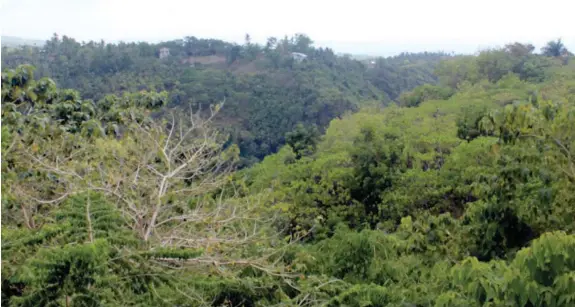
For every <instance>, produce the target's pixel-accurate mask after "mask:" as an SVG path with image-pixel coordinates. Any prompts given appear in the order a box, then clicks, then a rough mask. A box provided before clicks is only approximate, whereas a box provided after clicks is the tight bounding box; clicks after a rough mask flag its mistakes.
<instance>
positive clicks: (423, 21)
mask: <svg viewBox="0 0 575 307" xmlns="http://www.w3.org/2000/svg"><path fill="white" fill-rule="evenodd" d="M1 1H2V7H1V8H0V25H1V27H2V35H9V36H20V37H24V38H37V39H45V38H49V37H50V36H51V35H52V33H55V32H56V33H58V34H61V35H62V34H65V35H68V36H71V37H74V38H76V39H78V40H91V39H95V40H99V39H105V40H107V41H117V40H128V41H131V40H148V41H158V40H167V39H172V38H181V37H184V36H187V35H195V36H197V37H215V38H220V39H224V40H231V41H238V42H240V41H242V40H243V37H244V35H245V33H249V34H250V35H251V36H252V38H253V39H254V40H256V41H261V42H263V41H264V40H265V38H267V37H269V36H283V35H284V34H293V33H305V34H308V35H309V36H310V37H311V38H312V39H313V40H314V41H316V42H317V43H318V45H328V46H331V47H333V48H335V49H336V50H337V51H340V52H353V53H365V54H378V53H379V54H382V53H384V54H385V53H396V52H400V51H404V50H410V51H421V50H440V49H441V50H446V51H452V50H453V51H458V52H474V51H476V50H477V49H478V48H484V47H487V46H497V45H503V44H505V43H507V42H510V41H521V42H530V43H533V44H534V45H536V46H537V47H541V46H542V45H543V44H544V43H545V42H546V41H548V40H551V39H555V38H559V37H562V38H563V41H564V42H565V43H566V45H567V46H568V48H570V49H571V50H575V18H573V12H574V11H575V10H574V8H575V1H574V0H546V1H539V0H538V1H532V0H481V1H479V0H473V1H466V0H433V1H431V0H393V1H384V0H380V1H368V0H353V1H349V0H347V1H343V0H340V1H336V0H331V1H329V0H305V1H304V0H290V1H287V0H283V1H270V0H267V1H266V0H235V1H234V0H219V1H208V0H201V1H196V0H154V1H150V0H1Z"/></svg>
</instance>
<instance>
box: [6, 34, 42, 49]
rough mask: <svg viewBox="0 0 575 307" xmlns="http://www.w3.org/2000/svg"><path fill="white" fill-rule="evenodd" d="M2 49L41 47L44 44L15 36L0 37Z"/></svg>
mask: <svg viewBox="0 0 575 307" xmlns="http://www.w3.org/2000/svg"><path fill="white" fill-rule="evenodd" d="M1 43H2V47H4V46H6V47H18V46H43V45H44V44H45V43H46V42H45V41H44V40H40V39H28V38H22V37H16V36H4V35H3V36H2V40H1Z"/></svg>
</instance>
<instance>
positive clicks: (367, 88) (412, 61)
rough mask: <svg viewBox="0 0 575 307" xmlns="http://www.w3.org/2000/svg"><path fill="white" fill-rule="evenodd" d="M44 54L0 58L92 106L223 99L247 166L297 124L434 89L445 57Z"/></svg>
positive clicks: (235, 49)
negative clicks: (145, 98) (148, 98)
mask: <svg viewBox="0 0 575 307" xmlns="http://www.w3.org/2000/svg"><path fill="white" fill-rule="evenodd" d="M42 46H43V47H42V50H39V49H40V48H33V50H26V52H22V51H21V50H19V49H16V48H15V49H14V50H2V67H6V68H15V67H17V66H18V65H21V64H31V65H33V66H35V67H36V70H35V76H36V77H38V78H40V77H50V78H53V79H54V80H55V81H56V82H57V83H58V85H59V86H60V87H62V88H71V89H75V90H78V91H79V92H80V93H82V97H83V98H84V99H91V100H92V101H100V100H102V99H105V97H106V95H107V94H122V93H124V92H137V91H141V90H150V91H164V90H165V91H168V92H169V93H170V99H169V101H170V103H169V105H168V108H167V109H166V110H169V109H171V108H181V107H187V106H189V105H190V104H191V105H193V106H194V107H195V108H198V109H199V108H201V109H202V110H209V106H210V105H212V104H214V103H218V102H221V101H224V100H225V101H226V106H225V107H224V109H223V110H222V112H220V113H219V117H218V118H217V120H216V121H217V123H216V124H217V125H218V126H220V127H221V128H222V129H223V130H226V131H227V132H229V135H230V142H231V143H236V144H238V145H239V148H240V150H241V154H242V157H243V158H244V162H245V165H248V164H250V163H252V162H255V161H257V160H259V159H261V158H263V157H265V156H266V155H268V154H270V153H274V152H276V151H277V150H278V149H279V148H280V147H281V146H282V145H283V144H284V143H285V139H284V136H285V135H286V133H288V132H290V131H292V130H293V129H294V128H295V127H296V126H297V124H299V123H301V124H303V125H304V126H306V127H309V128H310V129H313V128H314V126H316V127H317V128H319V130H320V131H321V130H322V129H323V128H325V127H327V125H328V124H329V123H330V122H331V120H332V119H334V118H338V117H341V116H343V115H344V114H345V113H348V112H355V111H357V110H358V109H360V108H361V107H363V106H365V105H378V106H382V105H387V104H389V103H390V102H391V100H394V99H396V98H398V96H399V94H400V93H401V92H403V91H410V90H412V89H414V88H415V87H417V86H419V85H422V84H425V83H431V84H435V83H437V80H436V78H435V76H434V75H433V71H434V69H435V67H436V65H437V64H438V63H439V61H440V59H441V57H442V55H436V54H402V55H400V56H398V57H394V58H377V59H375V58H374V59H372V60H371V59H370V60H367V61H366V60H362V61H358V60H355V59H353V58H351V57H341V56H337V55H336V54H335V53H334V51H333V50H331V49H329V48H315V47H314V46H313V41H312V40H311V39H310V38H309V37H307V36H305V35H296V36H294V37H291V38H287V37H286V38H284V39H270V41H269V42H268V43H266V45H258V44H254V43H251V42H249V41H247V42H246V43H244V44H243V45H238V44H234V43H229V42H225V41H221V40H217V39H202V38H196V37H193V36H190V37H185V38H184V39H178V40H172V41H166V42H162V43H159V44H151V43H144V42H140V43H119V44H111V43H105V42H93V41H91V42H87V43H86V42H78V41H76V40H75V39H73V38H70V37H67V36H61V37H60V36H54V37H52V38H51V39H50V40H49V41H47V42H46V43H45V44H43V45H42ZM161 50H163V51H162V52H163V54H161V53H160V51H161ZM292 53H301V54H304V55H305V57H304V58H303V59H297V58H295V57H294V56H293V54H292Z"/></svg>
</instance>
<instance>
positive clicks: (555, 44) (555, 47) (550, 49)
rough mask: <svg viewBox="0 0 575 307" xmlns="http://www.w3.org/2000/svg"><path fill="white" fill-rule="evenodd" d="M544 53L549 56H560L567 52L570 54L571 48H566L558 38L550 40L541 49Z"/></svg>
mask: <svg viewBox="0 0 575 307" xmlns="http://www.w3.org/2000/svg"><path fill="white" fill-rule="evenodd" d="M541 51H542V53H543V55H545V56H549V57H559V56H562V55H565V54H569V53H570V52H569V50H567V48H565V45H564V44H563V42H562V41H561V39H558V40H557V41H550V42H548V43H547V45H545V47H543V48H542V49H541Z"/></svg>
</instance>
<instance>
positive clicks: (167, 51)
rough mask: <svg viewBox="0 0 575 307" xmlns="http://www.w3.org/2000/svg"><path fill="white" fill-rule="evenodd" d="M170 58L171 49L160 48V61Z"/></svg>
mask: <svg viewBox="0 0 575 307" xmlns="http://www.w3.org/2000/svg"><path fill="white" fill-rule="evenodd" d="M169 56H170V49H169V48H166V47H162V48H160V59H164V58H167V57H169Z"/></svg>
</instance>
